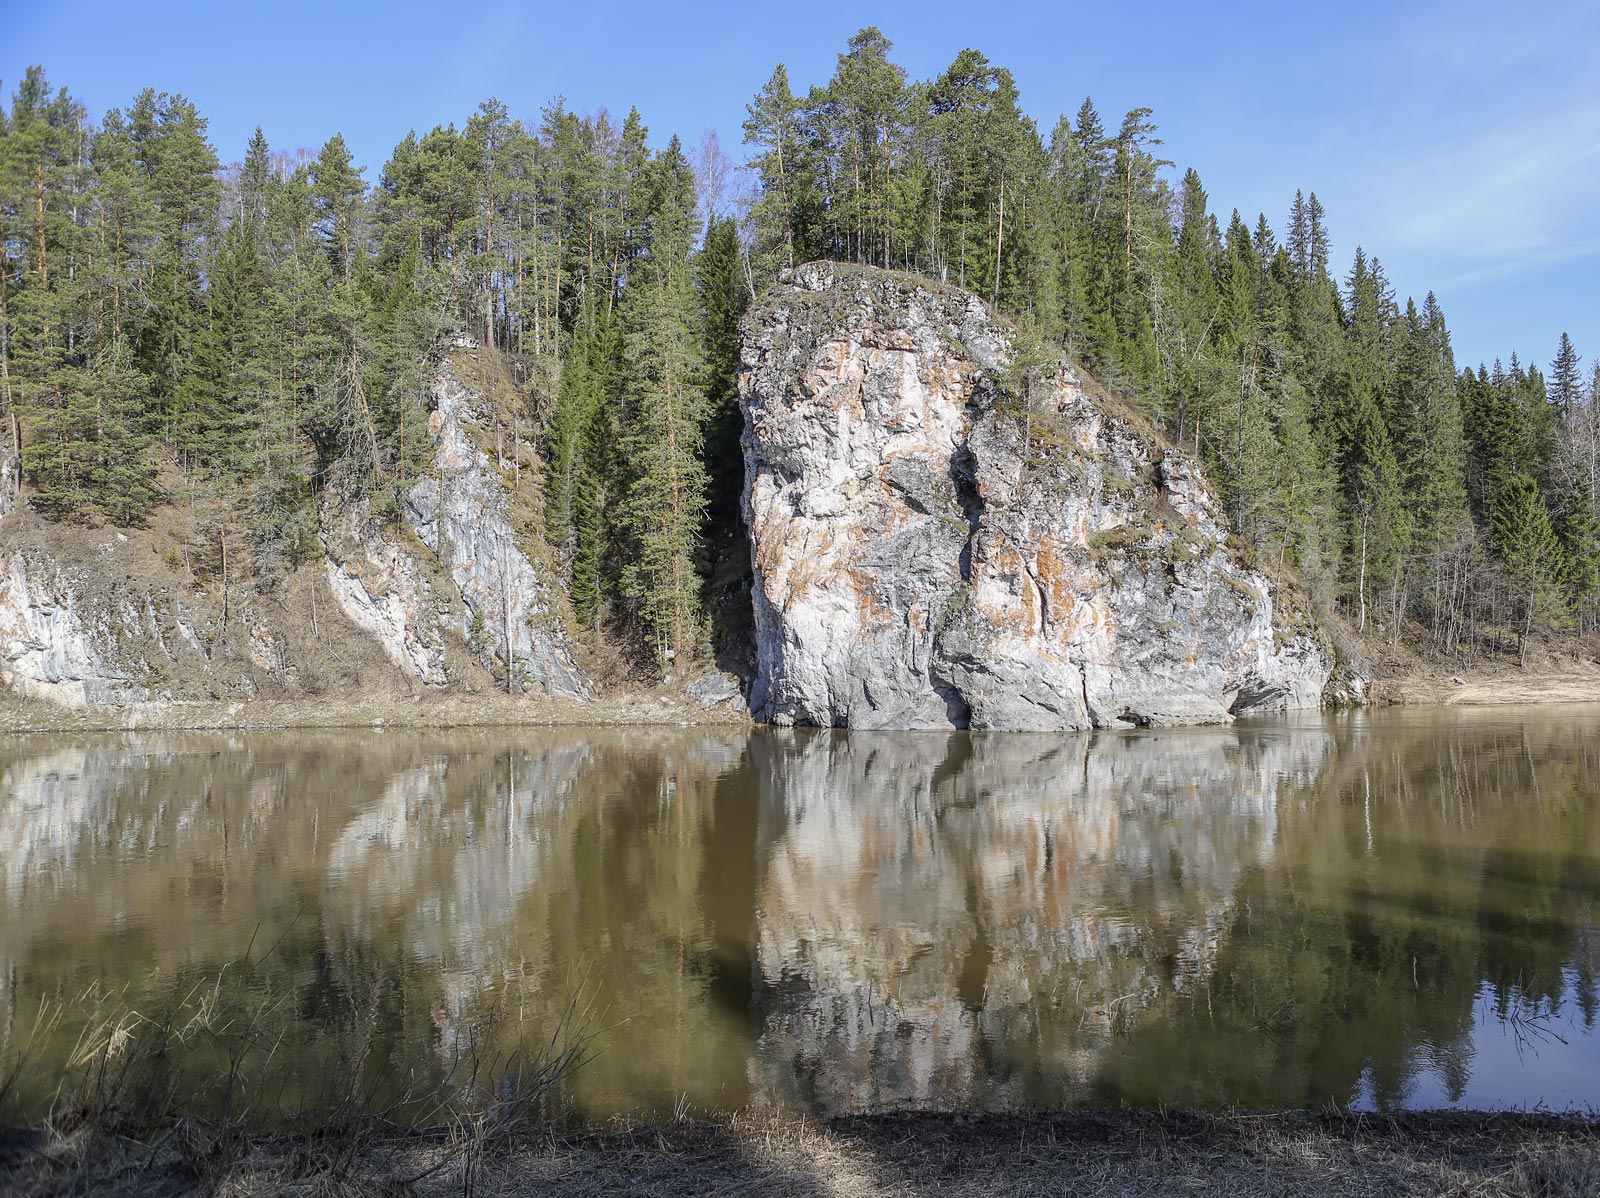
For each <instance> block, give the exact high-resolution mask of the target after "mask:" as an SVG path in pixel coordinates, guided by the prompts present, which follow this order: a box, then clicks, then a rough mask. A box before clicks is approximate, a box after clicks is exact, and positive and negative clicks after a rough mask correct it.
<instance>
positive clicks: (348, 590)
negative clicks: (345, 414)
mask: <svg viewBox="0 0 1600 1198" xmlns="http://www.w3.org/2000/svg"><path fill="white" fill-rule="evenodd" d="M457 352H470V349H469V347H466V346H458V347H457ZM433 398H434V404H435V407H434V411H433V413H432V414H431V416H430V417H429V429H430V431H431V432H432V434H433V436H434V439H435V444H434V455H433V466H432V469H431V470H430V471H429V473H428V474H427V475H426V476H424V477H423V478H422V479H420V480H419V481H418V482H417V483H416V484H415V485H414V486H412V487H411V488H410V489H409V490H408V491H407V492H406V494H405V496H404V502H403V505H402V507H403V516H404V519H405V522H406V525H407V529H408V531H409V532H410V533H411V534H412V535H413V536H414V537H415V538H416V541H417V542H419V544H410V545H408V544H406V543H405V542H404V540H402V539H399V538H396V536H395V535H394V533H393V531H392V530H385V529H384V528H382V527H381V526H380V525H379V524H378V523H377V522H376V521H374V520H372V519H371V518H370V517H369V516H367V515H366V514H365V513H362V512H359V511H358V512H353V513H352V512H346V513H344V514H342V515H341V516H339V517H337V518H333V519H329V520H327V521H325V523H326V524H331V525H337V527H336V528H334V529H332V530H330V531H325V533H324V537H323V541H324V545H325V546H326V548H327V550H328V561H327V566H326V568H327V577H328V585H329V586H330V588H331V589H332V591H333V594H334V597H335V598H336V599H337V601H338V603H339V606H340V608H341V609H342V610H343V612H344V614H345V615H346V616H348V617H349V618H350V620H351V621H352V622H353V623H355V624H356V625H358V626H359V627H360V628H362V629H364V630H365V631H366V632H368V633H370V634H371V635H372V636H373V637H374V638H376V639H377V641H378V643H379V644H380V645H381V646H382V647H383V650H384V653H385V654H386V655H387V656H388V657H389V659H390V660H391V661H393V662H394V663H395V665H397V666H399V667H400V668H401V669H402V670H404V671H405V672H406V673H407V674H408V675H409V676H410V677H412V678H415V679H416V680H417V681H419V682H421V683H423V684H424V685H428V686H442V685H445V684H447V683H448V682H449V681H450V678H449V676H448V674H447V672H446V668H445V665H446V663H445V638H446V634H447V632H452V633H454V634H455V635H456V636H458V637H460V638H462V639H463V640H470V641H476V642H477V643H478V644H479V646H480V648H479V650H478V652H479V653H480V654H481V655H483V656H485V657H489V658H492V659H493V662H495V663H498V664H497V665H496V666H495V668H496V670H497V672H499V671H503V670H504V667H505V659H506V653H507V645H508V642H509V647H510V652H511V655H512V657H513V658H514V660H515V665H516V672H517V675H518V676H519V677H520V678H521V679H522V681H523V683H524V686H525V687H526V688H527V689H531V690H534V691H537V692H540V693H543V694H549V695H560V696H569V697H576V698H582V697H585V696H587V695H588V694H589V687H588V684H587V682H586V681H585V680H584V678H583V675H582V673H581V672H580V671H579V669H578V667H577V666H576V664H574V662H573V659H572V652H571V646H570V643H569V642H568V640H567V636H566V632H565V629H564V627H563V625H562V623H561V619H560V617H559V615H558V614H557V610H556V603H557V600H556V594H555V591H554V590H553V588H552V585H551V583H550V581H549V579H550V577H551V574H550V572H549V571H548V570H546V569H542V568H541V567H540V565H539V564H538V563H536V562H535V561H533V560H531V559H530V557H529V556H528V553H527V551H526V550H525V548H524V542H525V540H526V538H519V536H518V534H517V531H516V529H515V527H514V526H513V524H512V516H511V492H510V486H509V483H508V481H507V480H506V478H505V477H503V475H502V472H501V471H500V470H499V469H498V467H497V466H496V464H495V462H494V461H493V459H491V457H490V456H489V454H488V453H486V452H485V451H484V450H483V449H482V448H480V447H479V445H478V444H477V443H476V442H475V441H474V439H473V433H474V432H481V431H482V430H483V429H484V428H486V427H487V420H486V418H485V416H484V415H483V414H482V413H480V412H479V411H477V410H476V408H475V406H474V404H475V402H476V399H477V397H476V396H475V395H474V393H473V392H471V391H469V390H468V389H467V388H466V387H465V386H463V385H462V383H461V381H460V379H459V378H458V377H457V376H456V375H455V373H454V372H453V371H452V370H451V369H450V368H448V367H447V368H446V369H445V370H443V371H441V372H440V374H439V376H438V377H437V379H436V380H435V383H434V388H433ZM419 549H421V550H425V551H426V552H424V553H420V554H419V552H418V550H419ZM436 581H437V582H438V583H441V584H443V585H442V586H440V585H436Z"/></svg>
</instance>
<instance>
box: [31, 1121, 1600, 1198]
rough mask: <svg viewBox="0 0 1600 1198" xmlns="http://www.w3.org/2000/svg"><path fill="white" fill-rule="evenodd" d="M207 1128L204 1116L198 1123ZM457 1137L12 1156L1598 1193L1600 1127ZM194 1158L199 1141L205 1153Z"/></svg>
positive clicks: (884, 1187) (388, 1183)
mask: <svg viewBox="0 0 1600 1198" xmlns="http://www.w3.org/2000/svg"><path fill="white" fill-rule="evenodd" d="M188 1135H189V1136H190V1138H191V1139H197V1140H198V1141H199V1142H200V1143H202V1144H203V1143H204V1137H205V1135H206V1133H205V1132H204V1131H191V1132H189V1133H188ZM479 1143H481V1149H480V1148H464V1146H463V1141H462V1139H461V1137H460V1136H459V1135H458V1134H456V1133H450V1134H445V1135H440V1136H431V1137H430V1136H420V1135H411V1136H390V1137H386V1138H383V1137H380V1138H373V1139H368V1140H365V1141H363V1142H362V1143H361V1144H360V1146H359V1150H358V1151H356V1152H353V1153H352V1152H343V1153H342V1155H341V1154H340V1153H339V1152H337V1151H335V1150H333V1149H330V1147H329V1146H328V1144H327V1143H326V1142H325V1141H319V1140H318V1139H317V1138H315V1137H307V1138H301V1139H295V1138H290V1137H276V1138H267V1139H261V1140H257V1141H255V1142H253V1143H251V1144H249V1145H248V1146H246V1147H245V1149H244V1150H243V1151H238V1152H235V1153H232V1154H230V1155H229V1156H228V1158H227V1160H226V1163H225V1164H224V1165H222V1166H220V1167H218V1166H208V1167H207V1166H203V1167H202V1168H201V1169H200V1170H198V1171H197V1170H196V1168H195V1163H196V1153H195V1151H194V1150H193V1149H192V1148H191V1147H189V1145H188V1144H187V1143H186V1142H185V1143H174V1142H171V1141H169V1142H167V1143H164V1144H147V1143H138V1142H133V1141H126V1140H119V1139H115V1138H108V1137H105V1136H99V1137H92V1136H79V1137H78V1138H76V1139H73V1140H70V1141H67V1142H63V1143H59V1144H56V1145H54V1146H53V1147H52V1148H51V1149H50V1150H49V1151H47V1152H42V1153H41V1152H34V1153H33V1154H31V1156H30V1155H24V1156H23V1157H21V1158H20V1159H15V1160H14V1161H13V1163H12V1165H11V1168H10V1172H9V1174H8V1173H6V1172H5V1166H4V1165H3V1164H0V1185H4V1184H6V1183H7V1182H9V1183H10V1185H11V1186H12V1187H13V1189H14V1192H15V1193H16V1194H18V1195H19V1198H22V1196H28V1198H31V1196H34V1195H41V1196H42V1195H57V1194H63V1195H64V1194H69V1193H96V1194H106V1195H144V1194H152V1195H169V1194H170V1195H176V1194H188V1193H199V1192H205V1193H211V1194H219V1195H238V1196H240V1198H243V1196H246V1195H249V1196H252V1198H254V1196H267V1195H274V1196H276V1195H290V1194H326V1195H344V1194H414V1195H418V1196H433V1195H439V1196H441V1198H442V1196H443V1195H446V1194H462V1195H475V1196H481V1198H518V1196H531V1195H546V1194H548V1195H573V1196H579V1198H589V1196H596V1195H602V1194H638V1195H649V1196H652V1198H668V1196H671V1195H685V1196H693V1198H707V1196H710V1195H731V1194H762V1195H768V1196H771V1198H813V1196H816V1198H820V1196H822V1195H861V1196H864V1198H869V1196H877V1195H883V1196H890V1195H893V1196H897V1198H916V1196H922V1195H929V1196H932V1195H941V1196H950V1198H978V1196H988V1195H999V1194H1005V1195H1017V1196H1019V1198H1028V1196H1031V1195H1060V1194H1071V1195H1077V1196H1081V1198H1126V1196H1133V1195H1156V1194H1184V1195H1199V1196H1206V1195H1214V1196H1216V1198H1253V1196H1255V1195H1268V1194H1272V1195H1329V1194H1331V1195H1349V1196H1357V1195H1374V1196H1376V1195H1394V1194H1407V1195H1480V1196H1484V1198H1490V1196H1498V1195H1504V1196H1506V1198H1544V1196H1550V1198H1555V1196H1558V1195H1560V1196H1566V1195H1571V1196H1575V1198H1576V1196H1583V1195H1595V1194H1600V1128H1597V1125H1596V1124H1594V1123H1592V1122H1585V1121H1580V1120H1569V1119H1560V1118H1555V1117H1551V1116H1530V1115H1443V1114H1441V1115H1406V1116H1399V1117H1387V1116H1384V1117H1378V1116H1370V1115H1368V1116H1362V1115H1353V1114H1329V1115H1310V1114H1278V1115H1251V1114H1217V1115H1190V1114H1155V1113H1149V1114H1146V1113H1137V1112H1125V1113H1085V1114H1057V1115H1039V1116H1032V1117H1022V1116H1018V1117H1007V1116H951V1115H939V1116H915V1115H912V1116H903V1117H897V1116H880V1117H873V1118H867V1119H858V1120H845V1121H840V1122H836V1123H833V1124H818V1123H814V1122H808V1121H804V1120H797V1119H771V1118H751V1117H742V1118H735V1119H732V1120H729V1121H725V1122H719V1123H709V1122H693V1121H684V1122H675V1123H670V1124H664V1125H647V1126H635V1127H622V1128H612V1129H601V1130H588V1131H580V1132H572V1133H562V1132H559V1131H555V1130H551V1129H548V1128H546V1129H542V1130H540V1129H535V1128H527V1129H523V1130H521V1131H520V1132H519V1133H518V1134H517V1135H515V1136H512V1137H507V1138H505V1139H503V1140H501V1141H499V1142H493V1141H480V1142H479ZM200 1155H201V1157H202V1158H203V1156H204V1154H203V1152H202V1153H201V1154H200Z"/></svg>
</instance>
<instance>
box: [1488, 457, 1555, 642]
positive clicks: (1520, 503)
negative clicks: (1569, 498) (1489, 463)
mask: <svg viewBox="0 0 1600 1198" xmlns="http://www.w3.org/2000/svg"><path fill="white" fill-rule="evenodd" d="M1493 536H1494V547H1495V550H1496V552H1498V553H1499V555H1500V560H1501V562H1502V564H1503V565H1504V566H1505V570H1506V574H1507V575H1508V576H1509V578H1510V580H1511V583H1512V585H1513V586H1514V587H1516V588H1517V590H1518V591H1519V592H1520V595H1521V600H1522V613H1523V619H1522V628H1521V632H1520V634H1519V636H1518V652H1519V656H1520V659H1521V662H1522V664H1523V665H1524V666H1526V665H1527V664H1528V638H1529V636H1530V634H1531V633H1532V631H1533V628H1534V626H1535V624H1536V623H1538V624H1551V625H1554V624H1557V623H1559V621H1560V619H1561V616H1562V615H1563V614H1564V611H1563V609H1564V596H1563V595H1562V592H1561V582H1562V578H1563V575H1564V573H1565V569H1566V555H1565V554H1564V553H1563V552H1562V550H1561V543H1560V541H1558V540H1557V539H1556V535H1555V531H1554V530H1553V529H1552V528H1551V526H1550V513H1549V511H1548V510H1546V508H1545V505H1544V500H1543V499H1542V498H1540V495H1539V484H1538V483H1536V482H1535V481H1534V480H1533V479H1531V478H1529V477H1528V476H1527V475H1526V474H1520V473H1519V474H1515V475H1512V476H1511V477H1510V478H1509V479H1507V480H1506V482H1505V484H1504V486H1503V487H1502V488H1501V490H1500V496H1499V500H1498V502H1497V504H1496V506H1495V513H1494V533H1493Z"/></svg>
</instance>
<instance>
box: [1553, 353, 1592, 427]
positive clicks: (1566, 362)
mask: <svg viewBox="0 0 1600 1198" xmlns="http://www.w3.org/2000/svg"><path fill="white" fill-rule="evenodd" d="M1582 361H1583V359H1582V358H1580V357H1578V351H1577V350H1575V349H1573V348H1572V338H1570V337H1568V336H1567V335H1566V334H1565V333H1562V334H1561V341H1560V343H1559V344H1558V345H1557V346H1556V356H1555V360H1554V361H1552V362H1551V363H1550V378H1549V381H1548V383H1547V384H1546V390H1547V393H1548V395H1549V397H1550V405H1551V406H1552V407H1553V408H1555V410H1556V414H1557V415H1558V416H1559V417H1560V418H1561V421H1562V423H1563V424H1565V423H1566V422H1567V420H1568V419H1570V418H1571V416H1572V410H1573V409H1574V408H1575V407H1576V406H1577V405H1578V402H1579V400H1580V399H1581V397H1582V394H1583V377H1582V375H1581V374H1579V372H1578V367H1579V365H1580V364H1581V362H1582Z"/></svg>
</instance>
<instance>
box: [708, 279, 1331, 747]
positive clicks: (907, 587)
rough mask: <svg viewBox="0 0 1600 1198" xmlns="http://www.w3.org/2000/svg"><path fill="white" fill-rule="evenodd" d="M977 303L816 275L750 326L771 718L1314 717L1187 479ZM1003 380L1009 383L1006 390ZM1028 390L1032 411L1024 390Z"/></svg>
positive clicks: (1307, 642)
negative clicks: (1036, 367)
mask: <svg viewBox="0 0 1600 1198" xmlns="http://www.w3.org/2000/svg"><path fill="white" fill-rule="evenodd" d="M1011 356H1012V345H1011V339H1010V334H1009V330H1008V328H1007V326H1005V325H1004V324H1003V323H1002V322H1001V321H999V320H997V319H995V318H994V317H992V316H991V315H990V314H989V313H988V311H987V309H986V308H985V307H984V305H983V304H982V302H981V301H979V300H978V299H977V298H976V297H974V296H971V295H969V294H967V293H965V292H961V291H958V290H956V289H954V288H949V287H945V286H942V285H939V284H934V283H928V282H925V281H922V280H918V279H914V278H911V277H909V276H904V275H899V274H894V273H891V272H887V271H879V270H873V269H871V268H860V267H850V266H842V265H838V264H832V263H812V264H809V265H807V266H803V267H800V268H798V269H797V270H795V271H793V272H792V273H791V274H790V276H789V277H788V279H787V280H786V281H785V282H782V283H780V284H779V285H778V286H777V287H776V288H775V289H774V291H773V292H772V293H771V294H770V295H769V296H768V297H767V299H766V300H765V301H764V302H763V303H762V304H761V305H759V306H758V307H757V308H756V309H754V310H753V311H752V313H751V314H750V315H749V316H747V317H746V324H745V329H744V338H743V346H742V363H741V371H740V378H739V393H740V400H741V404H742V406H743V410H744V417H745V432H744V456H745V489H744V508H745V518H746V521H747V524H748V526H749V528H750V531H751V537H752V553H753V562H754V573H755V585H754V588H753V595H754V604H755V628H756V637H757V664H758V675H757V677H756V679H755V682H754V685H753V687H752V691H751V706H752V709H753V711H754V714H755V716H756V718H757V719H765V720H769V721H771V722H773V723H777V724H817V725H824V726H828V725H831V726H838V727H851V728H950V727H957V728H967V727H970V728H974V729H1019V730H1036V731H1051V730H1071V729H1084V728H1090V727H1106V726H1111V725H1115V724H1119V723H1120V724H1130V723H1131V724H1143V725H1161V724H1182V723H1217V722H1224V721H1227V720H1229V719H1231V718H1232V717H1233V716H1234V715H1236V714H1243V713H1246V712H1259V711H1285V710H1293V709H1298V708H1308V707H1316V706H1317V705H1318V704H1319V703H1320V700H1321V695H1322V689H1323V686H1324V685H1325V684H1326V682H1327V679H1328V676H1329V674H1330V673H1331V671H1332V660H1331V656H1330V654H1329V653H1328V651H1327V650H1326V649H1325V647H1324V646H1323V644H1322V642H1321V639H1320V638H1319V636H1318V635H1317V631H1316V629H1315V627H1314V626H1313V624H1312V622H1311V621H1310V619H1309V618H1308V617H1307V616H1305V615H1304V614H1303V613H1302V612H1300V611H1299V610H1298V609H1297V610H1295V611H1293V612H1292V613H1291V612H1290V611H1287V610H1286V609H1287V608H1290V607H1294V606H1296V605H1295V604H1293V603H1292V602H1286V599H1287V600H1292V598H1293V597H1287V596H1282V595H1279V594H1275V592H1274V590H1273V588H1272V587H1271V586H1270V585H1269V583H1268V581H1267V579H1266V578H1265V577H1264V576H1263V575H1261V574H1260V573H1258V572H1256V571H1254V570H1251V569H1248V568H1246V567H1245V565H1244V564H1243V562H1242V561H1241V560H1240V558H1239V555H1238V554H1237V552H1236V551H1235V550H1234V549H1232V548H1231V547H1230V546H1229V544H1228V528H1227V523H1226V520H1225V518H1224V516H1223V514H1222V511H1221V509H1220V507H1219V505H1218V503H1217V501H1216V499H1215V498H1214V497H1213V496H1212V494H1211V493H1210V491H1209V490H1208V488H1207V487H1206V484H1205V482H1204V479H1203V478H1202V476H1201V472H1200V470H1199V468H1198V466H1197V465H1196V464H1195V463H1194V462H1193V461H1192V460H1191V459H1190V458H1188V457H1187V456H1186V455H1184V454H1182V453H1180V452H1178V451H1177V450H1174V449H1173V448H1171V447H1170V446H1168V445H1166V444H1164V443H1163V442H1162V440H1161V439H1160V438H1159V437H1158V436H1157V435H1156V434H1154V433H1153V432H1151V431H1149V430H1148V429H1146V428H1144V427H1143V426H1142V423H1141V422H1140V421H1139V420H1138V418H1137V417H1135V416H1133V415H1131V414H1129V413H1125V412H1123V411H1120V410H1119V409H1118V408H1117V406H1116V405H1115V404H1114V403H1112V402H1111V401H1108V400H1103V399H1101V398H1098V397H1097V396H1096V395H1095V394H1093V392H1092V388H1093V386H1094V384H1093V383H1092V382H1091V381H1090V380H1088V379H1087V378H1086V377H1085V376H1083V375H1082V374H1081V373H1080V372H1079V371H1078V370H1077V369H1076V368H1074V367H1073V366H1071V365H1070V364H1067V363H1065V362H1063V363H1061V364H1060V365H1059V368H1058V369H1057V370H1056V371H1055V372H1054V375H1053V377H1049V378H1036V379H1035V380H1034V381H1033V383H1032V385H1031V386H1029V387H1024V386H1023V385H1022V384H1021V383H1020V382H1017V381H1015V380H1014V379H1011V377H1010V376H1011V374H1012V372H1010V371H1008V369H1007V368H1008V365H1009V363H1010V361H1011ZM1008 380H1009V381H1008ZM1024 390H1026V391H1027V392H1028V394H1027V395H1026V396H1024V395H1023V394H1022V392H1023V391H1024Z"/></svg>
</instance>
